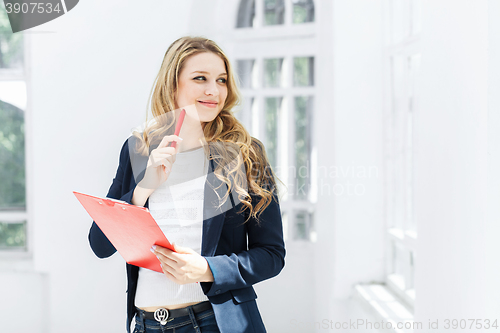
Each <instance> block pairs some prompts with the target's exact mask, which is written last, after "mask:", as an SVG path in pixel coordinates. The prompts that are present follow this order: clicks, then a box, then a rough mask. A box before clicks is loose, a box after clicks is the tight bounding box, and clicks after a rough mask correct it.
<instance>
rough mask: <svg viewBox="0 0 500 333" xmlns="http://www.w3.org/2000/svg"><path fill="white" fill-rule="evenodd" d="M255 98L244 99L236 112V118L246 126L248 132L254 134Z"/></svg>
mask: <svg viewBox="0 0 500 333" xmlns="http://www.w3.org/2000/svg"><path fill="white" fill-rule="evenodd" d="M253 103H254V98H253V97H244V98H243V103H242V105H240V106H239V107H238V108H237V110H236V111H235V113H234V115H235V116H236V118H237V119H238V120H239V121H240V122H241V123H242V124H243V126H245V128H246V129H247V131H248V132H250V133H252V106H253Z"/></svg>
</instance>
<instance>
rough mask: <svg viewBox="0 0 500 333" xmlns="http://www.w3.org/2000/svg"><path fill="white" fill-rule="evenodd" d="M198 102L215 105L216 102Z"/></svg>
mask: <svg viewBox="0 0 500 333" xmlns="http://www.w3.org/2000/svg"><path fill="white" fill-rule="evenodd" d="M198 102H200V103H201V104H206V105H217V103H213V102H202V101H198Z"/></svg>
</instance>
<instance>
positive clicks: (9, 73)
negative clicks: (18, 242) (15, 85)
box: [0, 32, 34, 267]
mask: <svg viewBox="0 0 500 333" xmlns="http://www.w3.org/2000/svg"><path fill="white" fill-rule="evenodd" d="M17 33H20V34H22V35H23V48H24V51H23V58H24V59H23V70H22V71H16V70H9V69H4V70H1V69H0V81H13V80H19V81H24V82H25V84H26V108H25V110H24V142H25V150H24V153H25V159H24V161H25V164H24V168H25V177H26V178H25V185H26V210H23V211H20V210H6V211H1V210H0V220H5V221H9V220H12V219H16V216H17V217H19V216H22V217H24V218H25V221H26V226H25V233H26V247H25V248H23V249H21V248H12V249H9V248H0V260H2V262H4V263H5V262H8V261H11V260H12V261H19V260H22V261H25V260H31V259H32V258H33V234H34V232H33V229H34V228H33V223H32V221H33V210H32V208H31V207H32V202H33V200H32V196H33V184H32V181H31V179H33V177H32V173H33V168H32V167H29V166H31V165H33V159H32V157H33V154H32V147H33V146H32V144H31V142H32V138H31V133H32V122H31V110H32V99H31V91H32V90H31V87H32V82H31V36H30V34H29V33H26V32H17ZM16 267H17V266H16Z"/></svg>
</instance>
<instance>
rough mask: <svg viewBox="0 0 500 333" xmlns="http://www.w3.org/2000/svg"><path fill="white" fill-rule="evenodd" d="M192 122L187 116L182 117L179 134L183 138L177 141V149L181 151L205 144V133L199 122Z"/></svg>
mask: <svg viewBox="0 0 500 333" xmlns="http://www.w3.org/2000/svg"><path fill="white" fill-rule="evenodd" d="M196 123H197V124H196ZM196 123H193V122H191V121H190V120H188V118H187V117H186V118H184V122H183V124H182V127H181V131H180V133H179V136H180V137H181V138H182V139H183V140H182V141H181V142H179V143H177V147H178V151H177V152H179V153H180V152H183V151H187V150H192V149H196V148H199V147H201V146H202V145H206V140H205V135H204V134H203V128H202V125H201V123H200V122H196Z"/></svg>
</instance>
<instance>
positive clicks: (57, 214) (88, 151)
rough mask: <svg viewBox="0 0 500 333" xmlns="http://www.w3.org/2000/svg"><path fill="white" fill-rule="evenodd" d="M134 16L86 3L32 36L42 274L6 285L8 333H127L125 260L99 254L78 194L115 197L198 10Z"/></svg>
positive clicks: (148, 7)
mask: <svg viewBox="0 0 500 333" xmlns="http://www.w3.org/2000/svg"><path fill="white" fill-rule="evenodd" d="M123 4H124V3H123V1H116V0H111V1H105V2H103V1H80V3H79V4H78V5H77V6H76V7H75V8H74V9H73V10H71V11H70V12H68V13H67V14H66V15H64V16H62V17H60V18H58V19H56V20H53V21H51V22H48V23H46V24H44V25H42V26H39V27H37V28H34V29H31V30H29V31H28V32H25V34H26V35H28V34H29V37H31V40H32V49H31V56H32V61H31V63H30V64H29V65H30V67H31V74H32V82H31V88H32V91H31V95H30V96H31V98H32V100H31V103H32V104H31V110H29V114H30V117H31V123H32V128H31V132H29V133H28V134H27V135H28V145H31V146H30V149H31V150H32V152H33V160H32V163H31V164H30V165H28V168H30V172H31V174H32V175H33V178H32V179H28V181H31V182H32V183H33V192H32V193H28V195H29V196H30V197H31V198H32V199H33V201H32V202H30V203H29V205H30V209H32V216H33V217H34V218H33V220H32V221H30V222H31V223H32V224H33V226H34V233H33V234H31V235H29V236H30V237H33V238H34V249H33V253H34V269H33V270H31V273H29V272H30V270H29V269H27V270H26V269H24V271H25V272H19V269H13V268H10V269H9V268H5V269H2V272H1V273H0V282H1V284H2V297H1V298H0V309H2V311H1V312H2V314H1V318H3V320H2V323H3V324H2V325H3V327H2V330H5V332H27V331H28V330H27V329H28V328H29V331H30V332H53V333H56V332H67V331H68V330H70V331H72V332H123V331H124V330H125V320H126V293H125V291H126V272H125V263H124V261H123V259H122V258H121V257H120V256H119V255H118V254H115V255H114V256H113V257H111V258H109V259H106V260H99V259H98V258H97V257H96V256H95V255H94V254H93V252H92V250H91V249H90V246H89V244H88V240H87V235H88V231H89V228H90V225H91V223H92V219H91V218H90V217H89V216H88V214H87V212H86V211H85V210H84V209H83V207H81V205H80V204H79V202H78V200H77V199H76V197H75V196H74V194H73V193H72V191H78V192H83V193H89V194H94V195H98V196H105V195H106V193H107V191H108V189H109V186H110V185H111V182H112V179H113V177H114V175H115V173H116V168H117V166H118V156H119V152H120V148H121V145H122V144H123V142H124V140H125V139H126V138H127V137H128V135H129V133H130V130H131V128H133V127H135V126H137V125H138V124H139V123H141V122H142V121H143V119H144V117H145V110H146V104H147V99H148V94H149V91H150V89H151V86H152V84H153V80H154V78H155V75H156V74H157V71H158V69H159V67H160V65H161V60H162V59H163V55H164V53H165V51H166V49H167V47H168V46H169V45H170V43H171V42H173V41H174V40H175V39H177V38H178V37H181V36H182V35H184V34H185V32H186V31H187V28H188V22H189V21H188V20H187V19H186V18H187V17H189V11H190V10H191V7H190V5H191V1H181V2H173V1H160V0H156V1H149V2H148V3H147V4H145V3H144V4H143V3H141V4H138V3H132V2H130V3H128V4H127V5H123ZM35 31H39V33H36V32H35ZM27 121H28V122H29V121H30V120H27ZM26 271H28V272H26ZM5 286H8V288H4V287H5ZM27 307H28V308H29V309H30V311H33V314H31V315H29V318H28V319H27V318H26V315H27V313H26V309H27ZM45 315H46V317H43V316H45ZM19 323H24V324H25V325H27V326H26V327H19V326H18V324H19Z"/></svg>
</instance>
